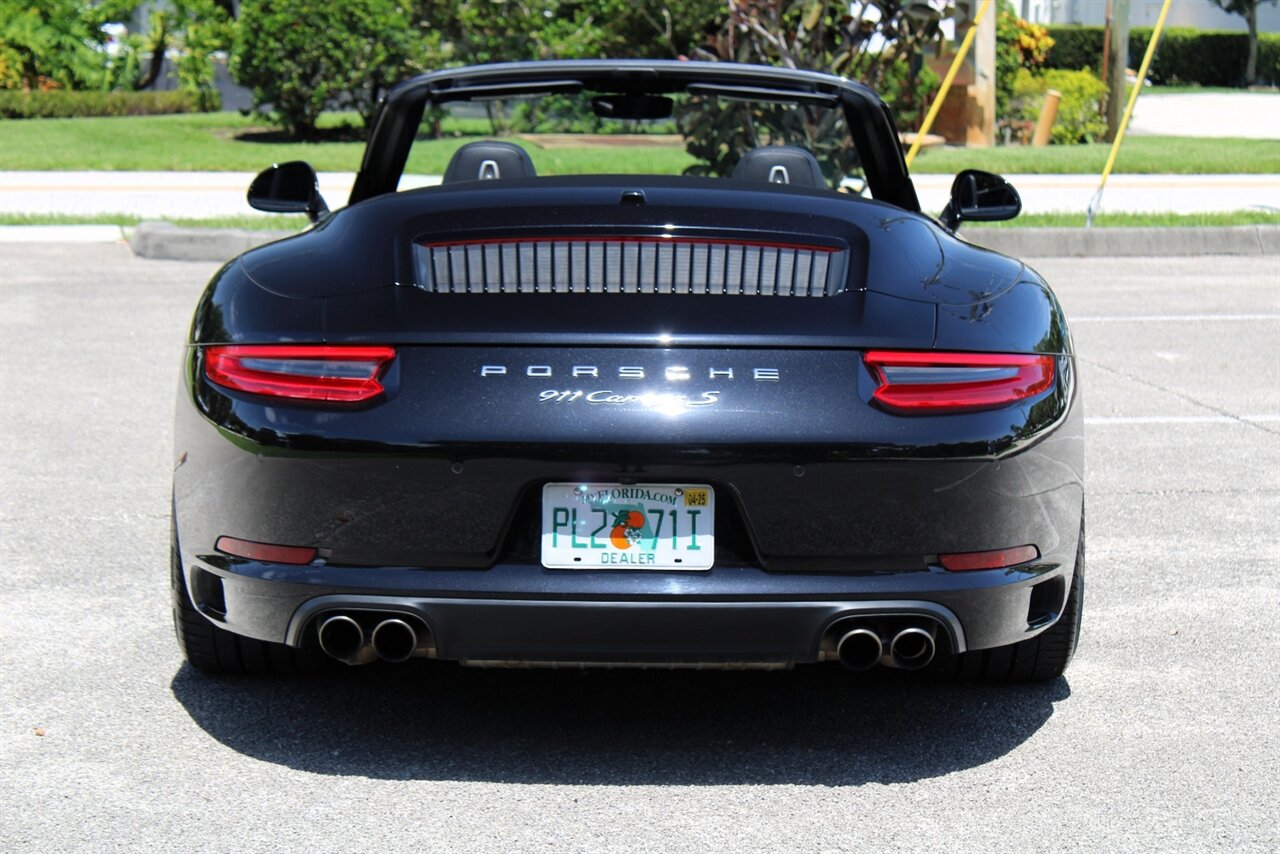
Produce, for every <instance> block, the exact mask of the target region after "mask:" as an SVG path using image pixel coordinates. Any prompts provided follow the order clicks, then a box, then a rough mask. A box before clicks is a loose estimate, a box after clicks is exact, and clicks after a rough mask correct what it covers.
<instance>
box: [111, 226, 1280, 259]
mask: <svg viewBox="0 0 1280 854" xmlns="http://www.w3.org/2000/svg"><path fill="white" fill-rule="evenodd" d="M295 233H296V232H292V231H244V230H233V229H210V228H177V227H175V226H172V225H169V224H168V223H157V222H144V223H142V225H139V226H138V227H137V228H136V229H135V230H134V232H133V237H132V238H131V239H130V241H129V245H130V246H131V247H132V249H133V252H134V254H135V255H138V256H141V257H143V258H167V259H172V260H178V261H226V260H229V259H231V258H234V257H235V256H236V255H239V254H240V253H241V252H244V251H245V250H248V249H252V248H253V247H255V246H261V245H262V244H264V243H270V242H271V241H273V240H280V239H281V238H284V237H289V236H291V235H293V234H295ZM960 234H961V236H963V237H964V238H965V239H966V240H968V241H970V242H971V243H975V244H977V245H979V246H985V247H987V248H988V249H994V250H995V251H997V252H1002V253H1004V254H1005V255H1010V256H1013V257H1014V258H1064V257H1065V258H1070V257H1111V258H1119V257H1128V256H1157V257H1159V256H1173V255H1280V225H1239V226H1228V227H1216V228H1095V229H1090V230H1085V229H1083V228H981V227H969V228H964V229H963V230H962V231H961V232H960Z"/></svg>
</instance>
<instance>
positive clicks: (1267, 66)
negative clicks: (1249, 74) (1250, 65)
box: [1258, 33, 1280, 85]
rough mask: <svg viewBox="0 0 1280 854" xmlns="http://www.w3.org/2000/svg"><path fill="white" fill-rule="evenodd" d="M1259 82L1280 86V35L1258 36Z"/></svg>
mask: <svg viewBox="0 0 1280 854" xmlns="http://www.w3.org/2000/svg"><path fill="white" fill-rule="evenodd" d="M1258 80H1259V81H1260V82H1262V81H1265V82H1267V83H1270V84H1272V85H1276V84H1280V33H1259V34H1258Z"/></svg>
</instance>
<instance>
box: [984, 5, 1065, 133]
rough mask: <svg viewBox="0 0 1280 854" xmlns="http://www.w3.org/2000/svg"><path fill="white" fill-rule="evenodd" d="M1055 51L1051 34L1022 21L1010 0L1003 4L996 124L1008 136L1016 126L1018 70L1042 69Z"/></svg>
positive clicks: (998, 19) (998, 24)
mask: <svg viewBox="0 0 1280 854" xmlns="http://www.w3.org/2000/svg"><path fill="white" fill-rule="evenodd" d="M1052 48H1053V39H1052V38H1050V37H1049V32H1048V30H1046V29H1045V28H1044V27H1042V26H1040V25H1039V24H1032V23H1028V22H1027V21H1024V20H1023V19H1022V18H1019V17H1018V13H1017V12H1016V11H1015V10H1014V7H1013V3H1012V2H1010V0H1000V13H999V14H998V15H997V16H996V120H997V123H998V125H999V127H1000V128H1001V129H1002V130H1005V131H1006V132H1007V131H1008V130H1009V129H1011V128H1012V125H1013V115H1012V111H1011V109H1010V106H1011V102H1012V100H1013V84H1014V81H1015V80H1016V79H1017V75H1018V70H1019V69H1023V68H1025V69H1027V70H1028V71H1034V70H1035V69H1037V68H1040V67H1041V66H1042V65H1044V62H1045V59H1046V58H1047V57H1048V55H1049V51H1050V49H1052Z"/></svg>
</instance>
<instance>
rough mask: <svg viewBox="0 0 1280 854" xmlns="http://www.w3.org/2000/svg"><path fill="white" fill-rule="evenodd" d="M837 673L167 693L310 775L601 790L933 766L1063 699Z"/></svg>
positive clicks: (265, 684)
mask: <svg viewBox="0 0 1280 854" xmlns="http://www.w3.org/2000/svg"><path fill="white" fill-rule="evenodd" d="M899 676H903V674H898V673H894V672H885V673H879V674H875V675H873V676H872V678H867V674H851V673H849V672H847V671H845V670H843V669H841V668H840V667H838V666H834V665H832V666H817V667H813V666H811V667H803V668H799V669H797V670H795V671H784V672H775V673H760V672H719V671H699V672H690V671H637V670H614V671H603V670H594V671H550V670H470V669H464V668H460V667H456V666H452V665H447V664H434V663H428V662H412V663H410V664H405V665H399V666H383V665H371V666H369V667H363V668H354V669H351V670H349V671H342V672H337V673H333V674H327V675H324V676H320V677H316V678H313V679H289V680H284V679H267V678H242V679H233V678H215V677H210V676H206V675H203V674H201V673H199V672H197V671H195V670H192V669H191V668H190V666H188V665H185V664H184V665H183V667H182V668H181V669H180V670H179V671H178V673H177V674H176V675H175V676H174V679H173V682H172V688H173V693H174V696H175V697H176V698H177V700H178V702H180V703H181V704H182V705H183V706H184V707H185V708H186V710H187V711H188V712H189V713H190V715H191V717H192V718H193V719H194V720H195V722H196V723H197V724H199V725H200V726H201V727H202V728H203V729H204V730H205V731H207V732H208V733H209V734H210V735H211V736H213V737H214V738H216V739H217V740H218V741H220V742H222V743H223V744H225V745H227V746H228V747H231V748H232V749H234V750H237V751H239V752H241V753H244V754H246V755H248V756H252V757H255V758H257V759H261V760H263V761H265V762H274V763H279V764H281V765H285V766H288V767H290V768H296V769H299V770H303V771H309V772H313V773H319V774H338V775H358V776H366V777H374V778H380V779H395V780H419V779H420V780H463V781H487V782H508V783H551V784H596V785H614V784H617V785H660V784H680V785H712V784H717V785H718V784H740V783H747V784H805V785H815V784H816V785H829V786H850V785H859V784H863V783H871V782H874V783H897V782H904V781H913V780H920V779H923V778H928V777H937V776H940V775H943V774H947V773H950V772H952V771H957V770H961V769H964V768H971V767H974V766H977V765H982V764H984V763H987V762H990V761H992V760H993V759H996V758H998V757H1000V756H1003V755H1004V754H1006V753H1008V752H1009V751H1011V750H1013V749H1014V748H1016V747H1017V746H1018V745H1020V744H1022V743H1023V742H1024V741H1026V740H1027V739H1028V738H1030V737H1031V735H1032V734H1033V733H1035V731H1036V730H1038V729H1039V728H1040V727H1041V726H1042V725H1043V724H1044V723H1045V721H1046V720H1048V719H1049V717H1050V715H1052V714H1053V705H1054V703H1056V702H1058V701H1059V700H1063V699H1066V698H1067V697H1068V696H1069V695H1070V689H1069V688H1068V685H1067V682H1066V680H1065V679H1059V680H1057V681H1055V682H1051V683H1048V684H1043V685H1011V686H982V685H974V686H963V685H949V684H938V683H929V682H924V681H921V680H916V679H911V678H897V677H899Z"/></svg>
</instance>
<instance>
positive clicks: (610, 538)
mask: <svg viewBox="0 0 1280 854" xmlns="http://www.w3.org/2000/svg"><path fill="white" fill-rule="evenodd" d="M715 517H716V495H715V491H714V490H713V489H712V488H711V487H709V486H706V485H704V484H689V483H644V484H637V485H633V486H624V485H622V484H617V483H548V484H547V485H546V486H544V487H542V565H543V566H545V567H548V568H549V569H710V568H711V564H712V562H713V561H714V560H715V553H716V540H715Z"/></svg>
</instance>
